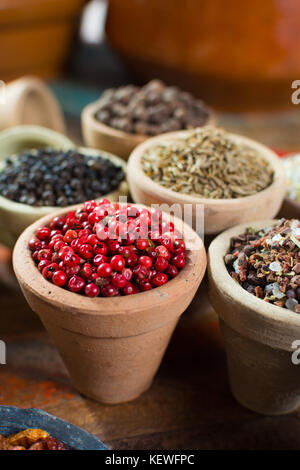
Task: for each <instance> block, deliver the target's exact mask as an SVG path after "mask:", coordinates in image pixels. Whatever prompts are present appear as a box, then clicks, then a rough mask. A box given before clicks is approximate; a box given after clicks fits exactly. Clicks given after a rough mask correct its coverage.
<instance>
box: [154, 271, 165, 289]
mask: <svg viewBox="0 0 300 470" xmlns="http://www.w3.org/2000/svg"><path fill="white" fill-rule="evenodd" d="M151 282H152V285H153V286H155V287H160V286H162V285H163V284H165V283H166V282H168V276H167V275H166V274H165V273H157V274H156V275H155V276H154V277H153V278H152V279H151Z"/></svg>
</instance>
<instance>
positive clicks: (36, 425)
mask: <svg viewBox="0 0 300 470" xmlns="http://www.w3.org/2000/svg"><path fill="white" fill-rule="evenodd" d="M25 429H42V430H43V431H46V432H48V433H49V434H50V435H51V436H52V437H55V438H56V439H57V440H59V441H60V442H62V443H63V444H64V445H65V446H66V447H67V448H68V449H70V450H108V448H107V447H106V446H105V445H104V444H103V443H102V442H101V441H99V439H97V437H96V436H93V435H92V434H90V433H88V432H86V431H84V430H83V429H81V428H78V427H77V426H74V425H73V424H71V423H68V422H67V421H64V420H62V419H60V418H57V417H56V416H53V415H51V414H49V413H46V411H43V410H39V409H36V408H25V409H24V408H17V407H16V406H0V434H2V435H3V436H5V437H7V436H10V435H12V434H17V433H19V432H21V431H24V430H25Z"/></svg>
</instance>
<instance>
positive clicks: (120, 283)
mask: <svg viewBox="0 0 300 470" xmlns="http://www.w3.org/2000/svg"><path fill="white" fill-rule="evenodd" d="M127 282H128V281H127V280H126V278H125V277H124V276H123V274H121V273H116V274H114V275H113V276H112V278H111V283H112V285H113V286H114V287H115V288H116V289H122V288H123V287H125V286H126V284H127Z"/></svg>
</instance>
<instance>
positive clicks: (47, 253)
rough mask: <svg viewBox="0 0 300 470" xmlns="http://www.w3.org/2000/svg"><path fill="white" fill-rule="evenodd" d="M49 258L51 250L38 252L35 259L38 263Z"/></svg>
mask: <svg viewBox="0 0 300 470" xmlns="http://www.w3.org/2000/svg"><path fill="white" fill-rule="evenodd" d="M51 257H52V253H51V250H48V249H46V248H44V249H42V250H40V251H39V252H38V255H37V259H38V260H39V261H42V259H48V260H51Z"/></svg>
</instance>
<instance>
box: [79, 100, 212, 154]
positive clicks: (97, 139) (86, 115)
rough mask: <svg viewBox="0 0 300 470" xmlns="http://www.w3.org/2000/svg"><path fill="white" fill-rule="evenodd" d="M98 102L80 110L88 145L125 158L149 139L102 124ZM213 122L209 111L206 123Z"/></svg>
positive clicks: (85, 139) (99, 101) (84, 135)
mask: <svg viewBox="0 0 300 470" xmlns="http://www.w3.org/2000/svg"><path fill="white" fill-rule="evenodd" d="M100 104H101V98H100V100H97V101H94V102H93V103H91V104H89V105H87V106H86V107H85V108H84V109H83V111H82V114H81V126H82V133H83V138H84V142H85V144H86V145H87V146H88V147H92V148H98V149H103V150H107V151H108V152H112V153H114V154H116V155H119V156H120V157H122V158H124V159H125V160H127V159H128V157H129V155H130V154H131V152H132V151H133V149H134V148H135V147H136V146H137V145H139V144H141V143H142V142H144V141H145V140H147V139H149V136H147V135H140V134H129V133H128V132H123V131H120V130H118V129H114V128H113V127H109V126H106V125H105V124H102V123H101V122H100V121H98V120H97V119H96V118H95V114H96V112H97V111H98V110H99V107H100ZM215 123H216V117H215V115H214V114H213V113H212V112H211V116H210V118H209V119H208V121H207V124H210V125H215Z"/></svg>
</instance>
